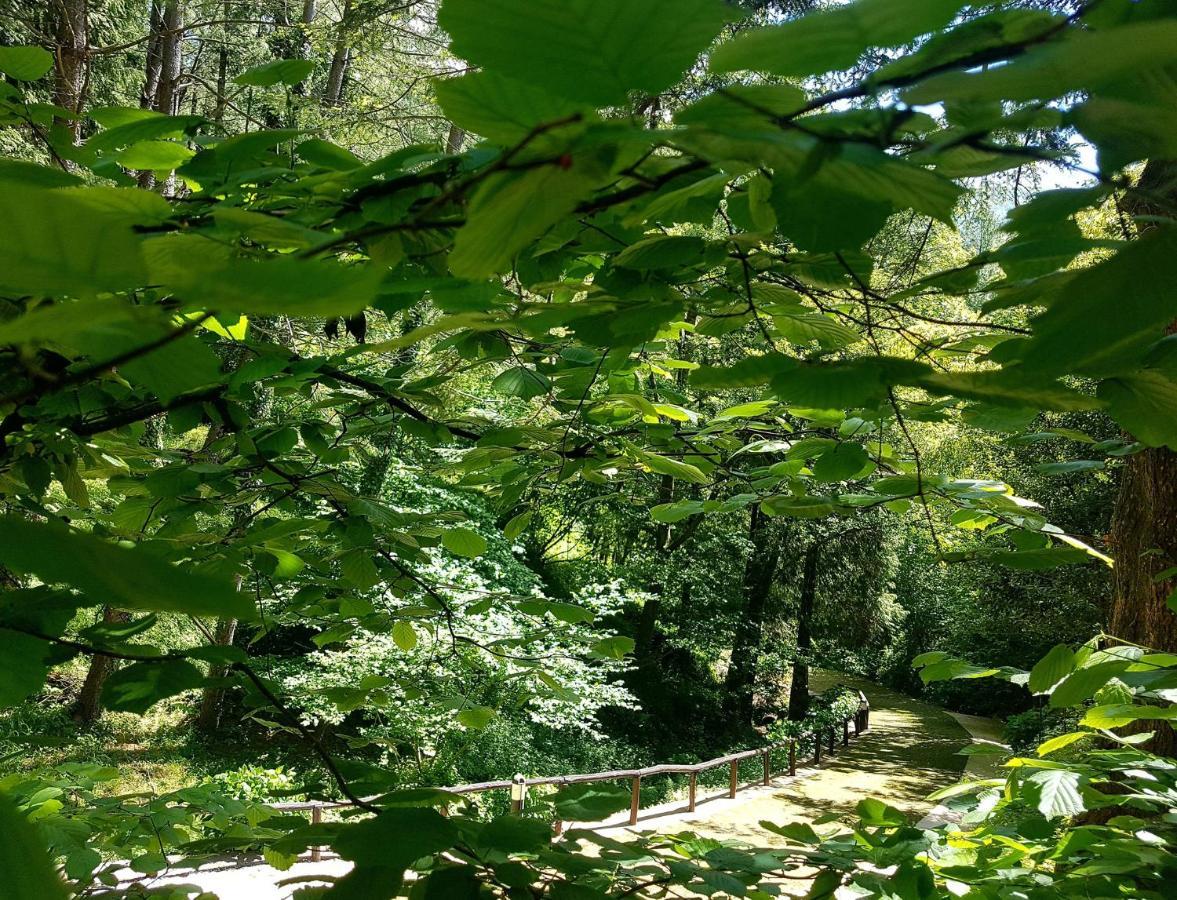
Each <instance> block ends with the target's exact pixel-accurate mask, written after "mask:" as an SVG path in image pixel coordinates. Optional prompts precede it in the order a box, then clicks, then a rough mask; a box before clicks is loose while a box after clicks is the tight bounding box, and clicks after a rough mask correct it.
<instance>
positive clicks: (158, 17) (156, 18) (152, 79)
mask: <svg viewBox="0 0 1177 900" xmlns="http://www.w3.org/2000/svg"><path fill="white" fill-rule="evenodd" d="M163 29H164V25H163V7H162V6H161V5H160V0H151V14H150V16H149V18H148V24H147V35H148V38H147V61H146V63H145V65H144V69H143V90H142V91H141V92H140V93H139V106H140V107H141V108H142V109H155V100H156V95H157V94H158V93H159V75H160V71H161V67H162V66H163V56H162V54H163V38H164V33H163Z"/></svg>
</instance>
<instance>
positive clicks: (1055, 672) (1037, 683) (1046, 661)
mask: <svg viewBox="0 0 1177 900" xmlns="http://www.w3.org/2000/svg"><path fill="white" fill-rule="evenodd" d="M1075 665H1076V659H1075V653H1074V651H1073V650H1071V648H1070V647H1068V646H1067V645H1066V644H1056V645H1055V646H1054V647H1052V648H1051V650H1050V652H1049V653H1047V654H1046V656H1044V657H1042V659H1040V660H1039V661H1038V662H1037V663H1035V665H1034V668H1033V669H1031V670H1030V680H1029V682H1028V684H1029V687H1030V690H1032V691H1034V693H1036V694H1041V693H1044V692H1046V691H1048V690H1050V689H1051V688H1052V687H1054V685H1056V684H1058V683H1059V682H1060V681H1062V680H1063V679H1064V678H1066V677H1067V676H1068V675H1070V674H1071V672H1073V671H1074V670H1075Z"/></svg>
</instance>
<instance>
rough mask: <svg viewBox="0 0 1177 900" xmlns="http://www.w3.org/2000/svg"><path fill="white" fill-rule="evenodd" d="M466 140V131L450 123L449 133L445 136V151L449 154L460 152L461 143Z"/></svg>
mask: <svg viewBox="0 0 1177 900" xmlns="http://www.w3.org/2000/svg"><path fill="white" fill-rule="evenodd" d="M465 142H466V132H465V130H464V129H462V128H460V127H458V126H457V125H454V124H453V123H452V122H451V123H450V130H449V133H448V134H447V135H446V136H445V152H446V153H449V154H452V155H453V154H458V153H461V152H462V144H464V143H465Z"/></svg>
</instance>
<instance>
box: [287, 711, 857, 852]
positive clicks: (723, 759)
mask: <svg viewBox="0 0 1177 900" xmlns="http://www.w3.org/2000/svg"><path fill="white" fill-rule="evenodd" d="M851 723H853V724H854V731H853V733H854V735H855V736H858V735H860V734H862V732H864V731H866V730H867V729H868V728H869V727H870V706H869V704H867V703H866V701H865V699H864V701H863V705H862V706H860V707H859V709H858V711H857V712H856V713H855V714H854V715H852V716H849V717H847V718H846V719H844V720H843V721H842V734H841V744H842V746H843V747H845V746H846V745H847V744H849V743H850V734H851V730H850V725H851ZM837 731H838V727H837V726H836V725H834V726H830V727H828V728H823V729H820V730H819V731H816V732H815V731H808V732H803V733H802V734H800V735H798V736H797V737H794V738H789V739H788V740H784V741H777V742H776V743H773V744H767V745H765V746H763V747H755V748H753V749H751V750H741V751H739V752H736V753H729V754H727V755H726V756H717V757H716V758H715V759H709V760H706V761H705V762H701V763H694V764H680V763H670V764H664V765H659V766H647V767H645V768H642V769H616V770H614V771H611V772H590V773H587V774H583V775H544V776H540V777H538V778H523V777H521V776H516V778H513V779H510V780H505V781H502V780H500V781H481V782H478V783H476V784H459V785H455V786H453V787H446V788H439V790H443V791H448V792H449V793H451V794H458V795H461V794H482V793H485V792H487V791H501V790H511V788H513V787H515V786H517V785H523V786H525V787H534V786H538V785H555V786H567V785H570V784H591V783H593V782H598V781H621V780H625V779H628V780H629V781H630V798H631V799H630V805H629V824H630V825H636V824H637V821H638V812H639V810H640V808H641V789H642V779H643V778H651V777H653V776H656V775H689V776H690V781H689V785H688V790H687V812H694V811H695V796H696V793H697V788H698V783H699V775H700V774H702V773H703V772H707V771H710V770H711V769H717V768H719V767H720V766H725V765H726V766H729V767H730V768H731V775H730V778H729V779H728V796H729V797H735V796H736V791H738V790H739V787H740V783H739V770H740V763H742V762H743V761H744V760H748V759H754V758H755V757H757V756H759V757H760V758H761V764H762V771H763V774H762V777H761V783H762V784H769V783H770V782H771V780H772V777H773V775H774V774H777V773H776V771H775V770H774V769H773V768H772V754H773V752H774V751H780V750H784V749H788V752H789V756H788V770H787V771H788V774H789V775H796V774H797V745H798V743H799V742H801V741H804V740H805V739H806V738H812V739H813V747H814V750H813V764H814V765H819V764H820V763H821V757H822V744H823V743H825V744H826V750H825V752H826V753H827V754H828V755H833V754H834V752H835V751H834V746H835V744H836V743H837V742H838V734H837ZM369 799H375V798H369ZM455 799H457V798H455ZM270 805H271V806H272V807H273V808H274V809H278V810H282V811H283V812H307V811H309V812H310V814H311V822H312V823H314V824H316V825H317V824H319V823H320V822H321V821H322V817H323V810H325V809H341V808H343V807H348V806H352V805H354V804H352V803H351V801H349V800H305V801H299V802H293V803H273V804H270ZM511 809H512V812H515V813H519V812H522V811H523V800H522V799H518V800H516V799H512V801H511ZM446 812H447V810H446V809H443V810H442V814H443V815H444V814H445V813H446ZM553 827H554V828H555V831H556V833H557V834H559V833H560V832H561V831H562V830H563V823H562V822H560V821H556V822H554V823H553ZM319 857H320V851H319V849H318V848H314V849H312V850H311V860H312V861H315V862H317V861H318V860H319Z"/></svg>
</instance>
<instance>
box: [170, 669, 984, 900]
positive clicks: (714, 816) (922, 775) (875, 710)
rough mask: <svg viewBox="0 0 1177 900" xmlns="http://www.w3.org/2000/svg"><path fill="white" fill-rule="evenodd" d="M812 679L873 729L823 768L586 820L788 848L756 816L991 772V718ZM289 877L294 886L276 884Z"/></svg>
mask: <svg viewBox="0 0 1177 900" xmlns="http://www.w3.org/2000/svg"><path fill="white" fill-rule="evenodd" d="M812 680H813V688H814V690H818V691H820V690H824V689H825V688H826V687H829V686H831V685H832V684H834V683H842V684H846V685H848V686H850V687H853V688H859V689H861V690H863V691H864V692H865V693H866V694H867V696H868V697H869V698H870V701H871V716H870V730H869V731H867V732H866V733H865V734H863V735H862V736H861V737H858V738H852V739H851V742H850V746H849V747H845V748H842V747H839V748H838V753H837V755H835V756H833V757H823V760H822V765H821V767H820V768H813V767H806V766H805V765H803V764H801V761H800V760H799V761H798V762H799V767H798V771H797V776H796V777H795V778H788V777H778V778H775V779H774V780H773V784H771V785H768V786H761V785H758V786H755V787H748V788H743V789H741V790H740V792H739V793H738V794H737V795H736V798H735V799H734V800H731V799H728V797H727V793H726V791H723V790H716V791H714V792H713V793H704V792H703V790H702V789H700V793H699V797H698V803H697V805H696V811H695V812H694V813H690V814H688V813H686V812H685V810H684V803H683V801H681V800H679V801H675V802H671V803H667V804H663V805H662V806H658V807H650V808H647V809H643V810H642V812H641V815H640V818H639V820H638V824H637V825H636V826H634V827H633V828H630V826H629V825H628V823H627V822H625V819H627V818H628V813H625V814H622V815H621V816H619V817H618V818H617V819H615V820H607V821H605V822H602V823H595V824H594V825H593V826H591V827H593V828H594V830H599V831H601V832H602V833H604V834H609V835H612V836H614V837H624V836H625V835H626V834H627V833H632V832H634V831H659V832H667V833H671V832H679V831H694V832H697V833H698V834H700V835H703V836H707V837H713V838H717V839H721V840H735V841H740V842H743V843H747V844H752V845H755V846H761V847H779V846H783V845H784V841H783V839H782V838H780V837H778V836H777V835H775V834H773V833H772V832H770V831H767V830H765V829H764V828H761V827H760V825H759V823H760V822H761V821H762V820H767V821H770V822H774V823H778V824H782V825H783V824H786V823H788V822H793V821H799V820H805V821H812V820H814V819H816V818H818V817H819V816H822V815H824V814H826V813H829V812H839V813H851V812H853V810H854V807H855V805H856V804H857V803H858V801H859V800H862V799H863V798H865V797H878V798H880V799H882V800H885V801H886V802H887V803H890V804H891V805H892V806H895V807H898V808H899V809H902V810H903V811H904V812H907V813H908V814H909V815H911V816H912V818H913V820H914V819H919V818H920V817H926V816H928V815H929V813H932V814H933V819H934V815H935V814H936V813H937V812H938V810H932V809H931V806H932V804H930V803H929V802H928V801H927V799H926V798H927V796H928V794H930V793H931V792H932V791H934V790H936V789H937V788H940V787H943V786H944V785H947V784H951V783H952V782H954V781H956V780H957V779H958V778H959V777H960V776H961V773H962V772H964V771H965V764H966V762H968V763H969V764H970V765H969V773H968V774H969V775H975V777H988V776H989V775H990V774H991V772H990V771H989V770H988V769H987V768H985V767H988V766H992V761H991V760H992V757H984V756H983V757H966V756H961V755H959V754H958V753H957V751H959V750H960V749H961V748H962V747H964V746H966V745H967V744H969V743H970V740H971V738H970V735H972V736H975V739H977V740H982V741H990V742H992V741H997V740H999V737H1000V726H999V725H998V724H997V723H995V722H993V720H990V719H978V718H977V717H975V716H956V715H954V714H952V713H948V712H946V711H944V710H942V709H939V708H938V707H935V706H931V705H929V704H926V703H921V702H919V701H918V700H913V699H912V698H910V697H907V696H905V695H903V694H900V693H897V692H895V691H891V690H888V689H887V688H884V687H880V686H879V685H877V684H874V683H872V682H867V681H863V680H860V679H856V678H852V677H849V676H844V675H833V674H828V673H814V675H813V679H812ZM925 821H928V820H927V819H925ZM582 827H583V826H582ZM324 857H325V858H324V859H323V861H322V862H320V863H311V862H309V861H306V860H300V861H299V862H298V863H297V864H296V865H295V867H294V868H293V869H292V870H289V871H286V872H280V871H278V870H276V869H273V868H271V867H270V866H267V865H264V864H260V861H256V860H254V861H248V862H242V863H230V862H228V861H225V862H221V863H219V864H212V865H208V866H205V867H202V868H201V869H198V870H196V871H192V870H186V871H183V872H175V873H173V874H171V875H169V876H168V877H166V878H157V879H149V880H148V881H147V883H148V884H150V885H152V886H158V885H162V884H184V883H187V884H198V885H200V887H201V888H203V889H204V890H206V891H211V892H213V893H215V894H217V896H219V897H220V898H221V900H286V898H289V897H291V895H292V894H293V892H294V891H295V890H297V889H298V888H302V887H307V886H308V885H309V884H314V883H315V882H316V879H315V876H328V877H330V876H334V877H339V876H341V875H343V874H346V872H347V871H348V870H349V869H350V868H351V864H350V863H348V862H346V861H344V860H341V859H338V858H333V857H329V856H327V855H326V854H325V855H324ZM292 878H293V879H297V881H296V883H294V884H289V885H287V886H285V887H282V886H279V882H281V881H284V880H287V879H292ZM318 883H319V884H324V883H325V882H322V881H319V882H318ZM781 887H782V888H783V889H784V890H785V892H786V893H790V894H793V893H796V892H798V891H800V892H801V893H803V892H804V884H799V883H797V882H795V881H794V882H792V883H790V884H786V885H782V886H781Z"/></svg>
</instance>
